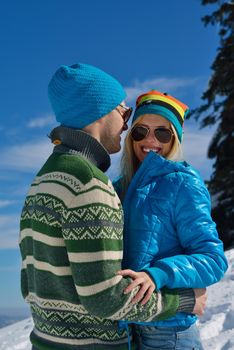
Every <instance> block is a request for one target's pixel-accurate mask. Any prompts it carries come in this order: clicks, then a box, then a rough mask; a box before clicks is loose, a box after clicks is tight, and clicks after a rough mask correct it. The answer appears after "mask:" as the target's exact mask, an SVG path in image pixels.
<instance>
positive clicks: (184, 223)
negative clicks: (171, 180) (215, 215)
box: [145, 174, 227, 289]
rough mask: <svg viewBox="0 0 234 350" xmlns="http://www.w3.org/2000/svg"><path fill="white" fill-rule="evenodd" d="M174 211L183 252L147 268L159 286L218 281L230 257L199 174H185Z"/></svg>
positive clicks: (196, 284)
mask: <svg viewBox="0 0 234 350" xmlns="http://www.w3.org/2000/svg"><path fill="white" fill-rule="evenodd" d="M171 215H172V219H173V222H174V225H175V229H176V231H177V235H178V239H179V241H180V244H181V247H182V250H183V254H180V255H176V256H172V257H167V258H162V259H160V260H158V261H156V262H155V263H154V267H150V268H146V269H145V271H147V272H148V273H149V274H150V275H151V277H152V278H153V279H154V281H155V282H156V285H157V288H158V289H160V288H162V287H164V286H166V287H168V288H203V287H207V286H209V285H211V284H213V283H215V282H217V281H219V280H220V279H221V278H222V277H223V275H224V272H225V271H226V269H227V260H226V258H225V255H224V252H223V243H222V242H221V240H220V239H219V238H218V233H217V231H216V225H215V223H214V222H213V220H212V218H211V215H210V196H209V193H208V191H207V189H206V187H205V185H204V183H203V182H202V180H201V179H200V178H198V177H194V176H190V175H188V174H183V177H182V181H181V183H180V186H179V188H178V192H177V196H176V197H175V203H174V206H172V214H171Z"/></svg>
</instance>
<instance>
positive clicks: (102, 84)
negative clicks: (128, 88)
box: [48, 63, 126, 129]
mask: <svg viewBox="0 0 234 350" xmlns="http://www.w3.org/2000/svg"><path fill="white" fill-rule="evenodd" d="M48 95H49V100H50V103H51V106H52V108H53V111H54V113H55V116H56V120H57V122H59V123H61V125H64V126H67V127H72V128H77V129H83V128H84V127H85V126H87V125H89V124H91V123H93V122H94V121H96V120H98V119H100V118H102V117H103V116H104V115H106V114H108V113H110V112H111V111H113V110H114V109H115V108H116V107H117V106H118V105H119V104H120V103H121V102H122V101H123V100H124V99H125V97H126V93H125V91H124V89H123V87H122V86H121V84H120V83H119V82H118V81H117V80H116V79H115V78H113V77H112V76H111V75H109V74H107V73H105V72H104V71H102V70H101V69H99V68H96V67H94V66H91V65H88V64H84V63H76V64H73V65H71V66H65V65H63V66H61V67H59V68H58V69H57V71H56V72H55V73H54V75H53V76H52V78H51V80H50V82H49V86H48Z"/></svg>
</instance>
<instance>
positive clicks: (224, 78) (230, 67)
mask: <svg viewBox="0 0 234 350" xmlns="http://www.w3.org/2000/svg"><path fill="white" fill-rule="evenodd" d="M210 4H213V5H217V6H216V8H217V9H216V10H215V11H214V12H213V13H212V14H211V15H208V16H205V17H204V18H203V19H202V20H203V22H204V24H205V25H208V24H211V25H217V27H218V28H219V33H218V34H219V37H220V44H219V48H218V50H217V56H216V58H215V60H214V62H213V64H212V66H211V69H212V71H213V72H212V76H211V78H210V81H209V84H208V88H207V90H206V91H205V92H204V93H203V96H202V99H203V100H204V101H205V102H204V104H203V105H202V106H201V107H199V108H197V109H196V110H195V113H194V115H195V117H196V119H198V118H200V120H201V127H206V126H208V125H213V124H215V125H217V129H216V132H215V135H214V136H213V139H212V141H211V144H210V146H209V149H208V157H209V158H213V159H214V166H213V173H212V175H211V178H210V180H209V181H208V188H209V191H210V193H211V196H212V216H213V219H214V221H215V222H216V224H217V229H218V231H219V234H220V238H221V239H222V240H223V242H224V247H225V249H227V248H228V247H230V246H231V245H233V244H234V1H222V0H202V5H210Z"/></svg>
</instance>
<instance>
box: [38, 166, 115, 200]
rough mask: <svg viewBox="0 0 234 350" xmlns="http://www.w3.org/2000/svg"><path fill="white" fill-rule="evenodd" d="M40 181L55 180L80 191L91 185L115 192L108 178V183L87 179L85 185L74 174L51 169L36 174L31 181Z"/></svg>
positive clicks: (87, 188)
mask: <svg viewBox="0 0 234 350" xmlns="http://www.w3.org/2000/svg"><path fill="white" fill-rule="evenodd" d="M42 181H57V182H60V183H61V184H64V185H66V186H68V187H70V189H71V190H73V191H75V192H77V193H78V192H80V191H87V190H89V189H90V188H92V187H93V186H98V187H101V188H102V189H103V190H105V191H108V192H110V193H113V194H114V193H115V191H114V188H113V185H112V183H111V181H110V180H109V179H108V183H107V184H105V183H104V182H102V181H100V180H98V179H96V178H93V179H92V180H91V181H89V182H88V183H87V184H86V185H84V184H82V182H81V181H80V180H79V179H77V178H76V177H75V176H73V175H71V174H68V173H64V172H60V171H53V172H51V173H47V174H44V175H42V176H37V177H36V178H35V180H34V182H33V185H39V184H40V182H42Z"/></svg>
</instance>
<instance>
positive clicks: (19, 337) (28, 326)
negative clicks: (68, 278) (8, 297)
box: [0, 249, 234, 350]
mask: <svg viewBox="0 0 234 350" xmlns="http://www.w3.org/2000/svg"><path fill="white" fill-rule="evenodd" d="M225 255H226V257H227V259H228V261H229V268H228V271H227V272H226V274H225V277H224V278H223V279H222V281H220V282H219V283H217V284H215V285H213V286H211V287H209V288H208V302H207V307H206V310H205V314H204V316H202V317H201V318H200V319H199V322H198V326H199V328H200V333H201V338H202V343H203V347H204V349H205V350H234V299H233V296H232V295H233V290H234V249H232V250H229V251H227V252H226V253H225ZM32 327H33V323H32V319H31V318H28V319H26V320H23V321H20V322H17V323H14V324H13V325H10V326H8V327H4V328H1V329H0V350H31V344H30V341H29V334H30V332H31V330H32ZM185 350H186V349H185Z"/></svg>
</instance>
